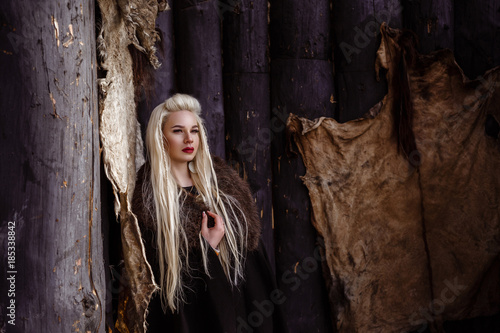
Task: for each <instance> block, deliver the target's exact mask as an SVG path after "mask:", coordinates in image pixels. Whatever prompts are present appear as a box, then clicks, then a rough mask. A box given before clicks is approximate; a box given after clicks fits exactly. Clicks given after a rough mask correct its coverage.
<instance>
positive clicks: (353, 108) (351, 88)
mask: <svg viewBox="0 0 500 333" xmlns="http://www.w3.org/2000/svg"><path fill="white" fill-rule="evenodd" d="M402 10H403V7H402V6H401V4H400V2H399V0H375V1H370V2H367V1H333V30H334V36H335V38H334V39H335V84H336V87H337V92H338V97H337V98H338V104H337V105H338V109H339V110H338V113H339V120H340V121H341V122H345V121H348V120H351V119H356V118H360V117H362V116H363V115H364V114H365V113H367V112H368V111H369V110H370V108H371V107H372V106H373V105H375V104H376V103H378V102H379V101H380V100H381V99H382V98H383V97H384V95H385V94H386V93H387V87H386V86H387V83H386V81H385V80H384V79H382V80H381V81H380V82H378V81H377V80H376V76H375V54H376V52H377V48H378V45H379V43H380V24H382V22H386V23H387V24H389V26H390V27H392V28H401V15H402Z"/></svg>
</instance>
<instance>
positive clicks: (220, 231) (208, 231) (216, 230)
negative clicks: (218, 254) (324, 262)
mask: <svg viewBox="0 0 500 333" xmlns="http://www.w3.org/2000/svg"><path fill="white" fill-rule="evenodd" d="M202 215H203V218H202V219H201V235H202V236H203V237H204V238H205V239H206V241H207V242H208V243H209V244H210V246H212V247H213V248H214V249H216V248H217V247H218V245H219V243H220V241H221V239H222V237H224V221H223V220H222V218H221V217H220V216H219V215H217V214H214V213H212V212H210V211H207V212H206V213H205V212H203V214H202ZM208 216H211V217H212V218H213V219H214V221H215V225H214V226H213V227H212V228H208Z"/></svg>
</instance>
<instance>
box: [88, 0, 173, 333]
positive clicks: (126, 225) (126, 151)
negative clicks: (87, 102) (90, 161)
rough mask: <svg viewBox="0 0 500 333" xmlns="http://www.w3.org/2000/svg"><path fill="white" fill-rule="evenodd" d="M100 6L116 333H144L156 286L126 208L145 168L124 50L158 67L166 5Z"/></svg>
mask: <svg viewBox="0 0 500 333" xmlns="http://www.w3.org/2000/svg"><path fill="white" fill-rule="evenodd" d="M98 3H99V7H100V10H101V14H102V22H101V30H100V34H99V36H98V38H97V42H98V51H99V55H100V57H101V67H102V69H104V70H106V71H107V73H106V78H105V79H101V80H100V82H99V88H100V100H99V112H100V136H101V142H102V152H103V155H102V156H103V162H104V170H105V172H106V175H107V177H108V178H109V180H110V181H111V184H112V186H113V192H114V194H115V213H116V214H117V216H119V217H120V225H121V238H122V247H123V257H124V258H123V259H124V264H125V271H124V272H123V275H124V276H125V279H126V283H125V284H124V285H122V288H123V291H122V292H121V294H120V302H119V309H118V321H117V323H116V328H117V329H118V330H119V331H120V332H145V331H146V324H145V318H146V310H147V307H148V304H149V300H150V298H151V295H152V293H153V292H154V291H155V290H156V289H157V288H158V287H157V285H156V283H155V281H154V279H153V274H152V271H151V267H150V265H149V264H148V262H147V261H146V257H145V252H144V247H143V245H142V242H141V235H140V230H139V227H138V224H137V219H136V217H135V215H134V214H133V213H132V212H131V207H130V202H131V199H132V195H133V192H134V185H135V176H136V170H137V169H138V168H139V167H140V166H141V165H142V164H143V163H144V152H143V143H142V139H141V135H140V127H139V123H138V121H137V116H136V105H135V101H134V86H133V82H134V80H133V69H132V58H131V55H130V53H129V51H128V47H129V45H131V44H132V45H134V46H135V47H136V48H138V49H139V50H140V51H142V52H144V53H146V54H147V56H148V58H149V60H150V62H151V64H152V65H153V67H155V68H157V67H159V66H160V63H159V62H158V59H157V58H156V56H155V47H154V44H155V42H156V41H157V39H158V35H157V33H156V31H155V20H156V16H157V14H158V11H159V10H164V9H166V7H167V5H166V2H163V1H162V2H160V3H158V1H156V0H154V1H144V0H143V1H141V0H129V1H127V0H98Z"/></svg>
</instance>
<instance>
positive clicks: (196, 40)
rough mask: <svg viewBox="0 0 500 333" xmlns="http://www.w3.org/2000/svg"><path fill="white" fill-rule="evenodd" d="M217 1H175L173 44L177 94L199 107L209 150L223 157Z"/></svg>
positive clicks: (220, 59) (223, 142) (220, 60)
mask: <svg viewBox="0 0 500 333" xmlns="http://www.w3.org/2000/svg"><path fill="white" fill-rule="evenodd" d="M217 4H218V1H216V0H209V1H204V2H199V3H197V2H193V1H191V0H183V1H176V2H175V4H174V15H175V25H174V27H175V41H176V53H175V56H176V60H177V61H176V63H177V87H178V92H180V93H185V94H190V95H193V96H194V97H196V98H197V99H198V100H199V102H200V103H201V107H202V116H203V118H204V120H205V126H206V128H207V136H208V140H209V145H210V150H211V152H212V153H213V154H215V155H217V156H220V157H222V158H224V157H225V140H224V102H223V92H222V55H221V38H220V34H221V30H220V18H219V11H218V7H217Z"/></svg>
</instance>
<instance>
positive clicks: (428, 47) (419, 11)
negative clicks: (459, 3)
mask: <svg viewBox="0 0 500 333" xmlns="http://www.w3.org/2000/svg"><path fill="white" fill-rule="evenodd" d="M402 5H403V24H404V27H405V28H406V29H410V30H412V31H413V32H415V33H416V34H417V36H418V40H419V44H420V48H419V52H420V53H422V54H428V53H430V52H432V51H435V50H439V49H444V48H448V49H451V50H453V37H454V36H453V14H454V13H453V1H452V0H439V1H434V0H416V1H410V0H403V1H402Z"/></svg>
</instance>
